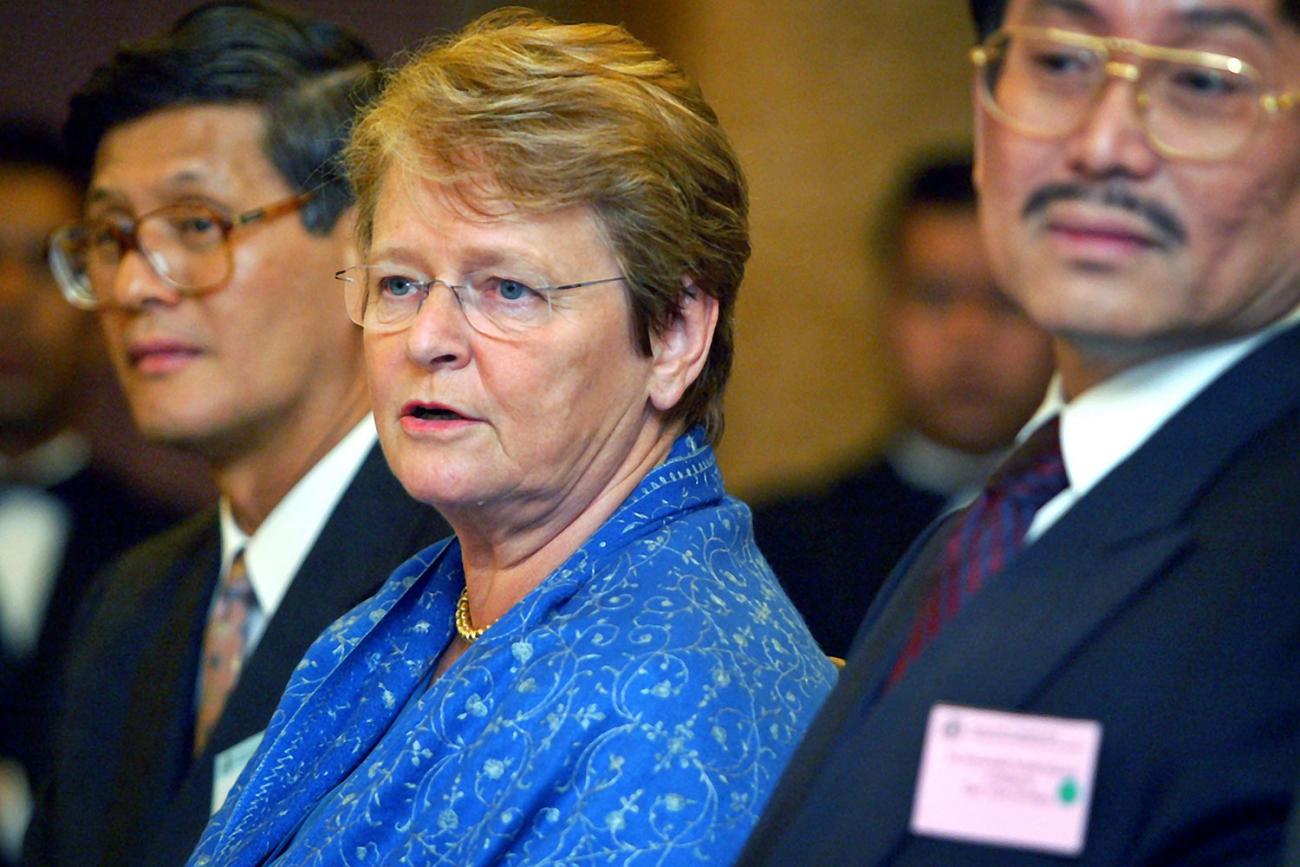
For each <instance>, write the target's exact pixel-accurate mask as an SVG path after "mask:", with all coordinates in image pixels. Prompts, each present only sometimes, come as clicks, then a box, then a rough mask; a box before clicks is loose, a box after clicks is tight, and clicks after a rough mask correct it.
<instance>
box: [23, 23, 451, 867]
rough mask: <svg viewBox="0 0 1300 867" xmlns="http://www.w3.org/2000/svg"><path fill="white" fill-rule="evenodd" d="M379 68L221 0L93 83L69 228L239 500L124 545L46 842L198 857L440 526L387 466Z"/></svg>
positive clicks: (225, 487) (79, 127)
mask: <svg viewBox="0 0 1300 867" xmlns="http://www.w3.org/2000/svg"><path fill="white" fill-rule="evenodd" d="M376 79H377V76H376V72H375V66H374V61H373V55H372V53H371V52H370V49H369V48H368V47H367V46H365V45H364V44H363V43H362V42H361V41H360V40H359V39H357V38H356V37H355V36H353V35H352V34H350V33H348V32H346V31H344V30H342V29H341V28H339V27H337V26H335V25H333V24H330V23H328V22H325V21H321V20H317V19H310V18H304V17H300V16H297V15H295V14H291V13H288V12H284V11H280V10H278V9H275V8H271V7H267V6H263V5H261V4H259V3H256V2H246V3H222V4H215V5H207V6H204V7H201V8H199V9H197V10H195V11H194V12H192V13H190V14H189V15H187V16H185V17H183V18H182V19H181V20H180V21H179V22H177V24H176V25H175V26H174V27H172V28H171V29H170V30H168V31H166V32H164V33H162V34H159V35H157V36H155V37H153V38H151V39H147V40H144V41H142V42H139V43H134V44H129V45H125V46H123V47H122V48H121V49H120V50H119V51H118V52H117V53H116V54H115V55H114V57H113V58H112V60H111V61H110V62H109V63H107V64H106V65H104V66H101V67H100V68H99V69H97V70H96V71H95V73H94V74H93V75H92V77H91V79H90V80H89V81H88V82H87V83H86V85H84V86H83V88H82V89H81V90H80V91H79V92H78V94H77V95H76V96H74V98H73V100H72V104H71V113H70V116H69V120H68V123H67V125H66V127H65V137H66V138H67V140H68V143H69V148H70V150H71V151H72V152H73V154H74V156H76V157H78V158H80V160H81V161H82V162H84V163H85V164H86V165H87V167H88V168H90V169H91V170H92V171H91V175H92V177H91V183H90V188H89V192H88V194H87V196H86V201H85V203H84V206H83V213H82V218H81V220H79V221H78V222H76V223H73V224H71V225H69V226H66V227H64V228H63V229H61V230H59V231H57V232H55V234H54V235H53V237H52V239H51V266H52V267H53V270H54V272H55V276H56V277H57V278H58V280H59V282H60V284H61V288H62V289H63V292H64V295H65V296H66V298H67V299H68V300H69V301H70V302H71V303H72V304H74V305H75V306H78V307H83V308H87V309H92V310H95V311H96V312H97V315H98V317H99V320H100V325H101V326H102V329H103V332H104V335H105V339H106V343H107V345H108V348H109V353H110V355H111V357H112V359H113V362H114V365H115V368H116V371H117V374H118V376H119V378H120V380H121V382H122V385H123V388H124V390H125V392H126V395H127V399H128V401H129V403H130V406H131V411H132V415H133V417H134V419H135V421H136V423H137V424H138V425H139V427H140V428H141V430H142V431H143V432H144V433H145V435H146V436H148V437H150V438H151V439H154V440H157V441H160V442H164V443H169V444H172V445H175V446H178V447H180V448H183V449H186V450H188V451H190V452H192V453H195V454H197V455H200V456H201V457H202V458H204V459H205V460H206V461H207V462H208V464H209V465H210V466H211V469H212V473H213V476H214V479H215V481H216V483H217V488H218V490H219V491H220V493H221V500H220V504H219V506H218V507H216V508H213V509H210V510H208V511H207V512H205V513H203V514H202V515H200V516H198V517H196V518H195V519H194V520H192V521H190V522H187V523H185V524H182V525H180V526H179V527H177V528H176V529H175V530H172V531H168V532H167V533H165V534H164V535H162V536H159V537H156V538H154V539H152V540H150V541H148V542H146V543H144V544H143V545H142V546H140V547H138V548H136V549H134V550H132V551H130V552H128V553H127V554H126V555H124V557H123V558H122V559H120V560H119V561H117V562H116V563H115V564H114V565H113V566H112V567H110V569H109V570H108V572H106V573H105V574H104V575H103V576H102V578H101V580H100V582H99V585H98V593H97V595H93V596H92V597H91V599H90V604H89V605H88V606H87V607H86V608H84V609H83V615H82V618H81V620H80V622H79V624H78V626H77V627H76V629H75V635H76V638H75V641H74V642H73V647H72V649H71V651H70V656H69V662H68V666H67V672H66V675H65V677H64V681H65V688H64V696H65V707H66V715H65V717H64V719H65V720H66V723H65V725H64V726H63V727H62V729H61V730H60V731H59V732H58V733H57V736H56V738H55V743H56V750H55V754H54V755H53V756H52V757H51V758H52V761H53V765H54V768H53V777H52V783H51V785H50V786H49V787H48V788H47V789H46V790H45V792H44V793H43V795H42V796H40V798H39V801H38V806H37V812H36V815H35V819H34V821H33V825H32V831H31V832H30V833H29V835H28V840H27V844H26V855H25V857H26V859H27V863H30V864H40V865H58V864H122V865H128V864H129V865H133V867H137V865H143V864H161V865H174V864H178V863H181V862H182V861H184V860H185V857H186V856H187V855H188V854H189V852H190V850H191V849H192V848H193V846H194V843H195V842H196V841H197V839H198V836H199V833H200V832H201V831H202V829H203V827H204V825H205V824H206V822H207V820H208V817H209V815H210V813H211V811H212V810H213V809H215V806H216V805H217V804H219V803H220V801H221V799H222V798H223V797H224V795H225V793H226V792H227V791H228V789H229V788H230V786H231V785H232V784H233V782H234V779H235V777H236V776H237V775H238V773H239V770H240V768H241V767H242V763H243V762H244V761H246V759H247V757H248V755H249V754H251V751H252V749H253V747H255V745H256V739H257V738H258V737H259V736H260V733H261V732H262V731H263V730H264V729H265V727H266V724H267V721H268V719H269V718H270V715H271V712H272V711H273V710H274V708H275V706H276V702H277V701H278V699H279V696H280V693H281V691H282V690H283V688H284V684H285V682H286V681H287V680H288V678H289V675H290V674H291V673H292V671H293V670H294V667H295V666H296V665H297V663H298V661H299V659H300V658H301V656H302V652H303V651H304V650H305V648H306V647H307V645H308V644H309V643H310V642H311V641H312V639H314V638H315V637H316V635H317V634H318V633H319V632H320V631H321V630H322V629H323V628H324V627H325V626H327V625H328V624H329V623H330V622H331V621H333V620H334V619H335V618H336V617H338V616H339V615H341V614H343V613H344V612H346V611H347V610H348V609H349V608H351V607H352V606H353V605H355V604H356V603H357V602H359V601H360V600H362V599H364V598H366V597H367V596H368V595H369V594H370V593H371V592H372V591H373V590H374V588H375V587H377V586H378V585H379V584H380V583H381V582H382V580H383V579H384V577H385V576H387V575H388V574H389V572H391V570H392V568H393V567H394V566H396V565H397V564H398V563H400V562H401V561H402V560H404V559H405V558H406V557H407V556H408V555H409V554H410V552H411V551H415V550H419V549H420V548H421V547H423V546H424V545H426V544H428V543H429V542H432V541H434V540H436V539H437V538H439V536H441V535H445V529H444V528H443V526H442V525H441V522H440V520H439V519H438V518H437V517H436V515H435V514H434V513H433V512H432V511H431V510H429V509H427V508H425V507H424V506H422V505H420V504H417V503H415V502H414V501H412V500H410V499H409V498H408V497H407V496H406V494H405V492H404V491H403V490H402V488H401V485H400V484H399V483H398V482H397V481H396V479H394V478H393V476H392V475H391V473H390V472H389V470H388V468H387V466H386V464H385V463H384V459H383V456H382V454H380V452H379V447H378V446H377V444H376V441H375V440H376V434H375V430H374V425H373V421H372V419H371V417H370V416H369V400H368V397H367V393H366V386H365V381H364V373H363V369H362V351H361V332H360V329H358V328H357V327H356V326H354V325H353V324H352V323H351V322H350V321H349V320H348V317H347V314H346V310H345V305H344V303H343V298H342V292H341V291H340V289H339V288H338V284H337V282H336V281H335V280H334V272H335V271H337V270H338V269H339V268H342V267H346V266H347V265H349V264H352V262H353V260H355V253H354V252H353V249H354V248H353V245H352V239H351V224H352V221H353V214H354V208H353V206H352V196H351V192H350V190H349V187H348V184H347V181H346V179H344V178H343V177H342V176H341V170H340V169H339V167H338V166H337V165H336V157H337V155H338V152H339V151H340V150H341V148H342V144H343V141H344V139H345V138H346V135H347V130H348V128H349V126H350V122H351V117H352V113H353V111H354V109H355V108H356V106H357V105H358V104H360V103H361V102H364V101H365V100H366V99H367V98H368V97H369V96H370V95H372V94H373V93H374V92H375V90H376V87H377V81H376Z"/></svg>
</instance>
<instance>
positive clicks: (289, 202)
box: [232, 190, 316, 227]
mask: <svg viewBox="0 0 1300 867" xmlns="http://www.w3.org/2000/svg"><path fill="white" fill-rule="evenodd" d="M314 198H316V192H315V191H314V190H308V191H307V192H305V193H300V194H298V195H296V196H294V197H293V198H292V199H285V200H284V201H282V202H276V203H275V204H273V205H266V206H265V207H261V208H254V209H253V210H251V211H245V212H244V213H242V214H240V215H239V216H238V217H236V218H235V220H234V222H233V224H232V227H233V226H244V225H247V224H249V223H256V222H257V221H258V220H270V219H272V218H274V217H278V216H280V215H281V214H287V213H289V212H290V211H296V210H298V209H299V208H301V207H302V206H303V205H305V204H307V203H308V202H310V201H311V200H312V199H314Z"/></svg>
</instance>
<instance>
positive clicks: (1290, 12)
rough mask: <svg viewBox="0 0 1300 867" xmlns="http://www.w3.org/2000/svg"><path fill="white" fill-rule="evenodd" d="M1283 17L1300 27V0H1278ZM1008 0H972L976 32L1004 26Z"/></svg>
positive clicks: (985, 31) (981, 34)
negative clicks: (1003, 20) (1003, 18)
mask: <svg viewBox="0 0 1300 867" xmlns="http://www.w3.org/2000/svg"><path fill="white" fill-rule="evenodd" d="M1278 2H1279V10H1280V11H1281V13H1282V17H1283V18H1285V19H1287V20H1288V21H1290V22H1291V23H1292V24H1293V25H1294V26H1296V27H1300V0H1278ZM1006 7H1007V0H970V11H971V16H972V17H973V18H974V19H975V32H976V33H978V34H979V38H980V39H984V38H986V37H987V36H988V35H989V34H991V33H992V32H993V31H994V30H997V29H998V28H999V27H1001V26H1002V16H1003V15H1004V14H1006Z"/></svg>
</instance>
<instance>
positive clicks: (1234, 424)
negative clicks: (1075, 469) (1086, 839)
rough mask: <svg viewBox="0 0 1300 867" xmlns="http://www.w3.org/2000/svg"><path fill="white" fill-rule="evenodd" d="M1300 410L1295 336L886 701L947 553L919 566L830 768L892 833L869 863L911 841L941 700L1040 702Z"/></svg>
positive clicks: (998, 590) (985, 592)
mask: <svg viewBox="0 0 1300 867" xmlns="http://www.w3.org/2000/svg"><path fill="white" fill-rule="evenodd" d="M1297 402H1300V329H1291V330H1290V331H1289V332H1286V333H1284V334H1283V335H1281V336H1280V337H1278V338H1275V339H1274V340H1272V341H1271V342H1270V343H1269V344H1266V345H1265V346H1264V347H1262V348H1260V349H1257V350H1256V351H1255V352H1254V353H1252V354H1251V355H1250V356H1248V357H1247V358H1246V359H1245V360H1243V361H1242V362H1240V363H1238V364H1237V365H1236V366H1235V367H1234V368H1232V369H1231V370H1229V371H1228V372H1227V373H1226V374H1224V375H1223V376H1222V377H1220V378H1219V380H1217V381H1216V382H1215V383H1213V384H1212V385H1211V386H1210V387H1209V388H1208V389H1207V390H1206V391H1205V392H1204V393H1203V394H1202V395H1201V396H1199V397H1198V398H1196V399H1194V400H1193V401H1192V403H1191V404H1189V405H1188V406H1187V407H1185V408H1184V409H1183V410H1182V411H1180V412H1179V413H1178V414H1177V415H1176V416H1175V418H1174V419H1173V420H1171V422H1170V423H1169V424H1166V425H1165V426H1164V427H1162V428H1161V429H1160V430H1159V431H1157V432H1156V433H1155V434H1154V435H1153V436H1152V438H1151V440H1150V441H1149V442H1148V443H1147V444H1145V445H1144V446H1142V447H1141V448H1140V449H1139V450H1138V451H1137V452H1136V453H1135V454H1134V455H1133V456H1132V457H1130V458H1129V459H1128V460H1126V461H1125V462H1124V463H1122V464H1121V465H1120V466H1118V467H1117V468H1116V469H1115V470H1113V471H1112V472H1111V473H1110V474H1109V475H1108V476H1107V477H1106V478H1105V479H1103V480H1102V481H1101V482H1100V483H1099V484H1098V485H1097V486H1096V487H1095V488H1094V489H1093V490H1092V491H1090V492H1089V493H1088V494H1087V495H1086V496H1085V497H1084V498H1082V499H1081V500H1080V501H1079V502H1078V503H1076V504H1075V506H1074V507H1073V508H1072V509H1071V510H1070V512H1069V513H1067V514H1066V515H1065V516H1064V517H1063V518H1062V519H1061V520H1060V521H1059V522H1058V523H1057V524H1056V525H1054V526H1053V527H1051V528H1050V529H1049V530H1048V531H1047V532H1046V533H1045V534H1044V535H1043V536H1042V538H1041V539H1039V540H1038V541H1037V542H1036V543H1035V544H1033V545H1031V546H1030V547H1029V548H1027V549H1026V550H1025V551H1024V552H1022V553H1021V554H1020V555H1019V556H1018V557H1017V559H1016V560H1015V561H1014V562H1013V563H1012V564H1011V565H1010V566H1009V567H1008V569H1007V571H1006V572H1005V573H1003V574H1002V575H1000V576H998V577H997V579H996V580H994V581H992V582H990V583H989V585H988V586H986V587H985V588H984V589H982V590H981V591H980V593H979V594H978V595H977V596H976V597H975V598H974V599H972V600H971V601H970V602H969V603H968V604H967V606H966V608H965V609H964V610H963V611H962V613H961V616H960V617H958V618H957V619H956V620H954V621H953V622H952V623H951V624H949V625H947V626H946V627H945V628H944V630H943V632H942V633H940V635H939V636H938V637H937V638H936V639H935V640H934V642H933V644H932V645H931V646H930V647H929V648H928V649H927V650H926V652H925V653H924V654H923V655H922V656H921V657H920V658H919V659H917V660H916V661H915V662H914V663H912V664H911V665H910V666H909V667H908V670H907V673H906V675H905V677H904V678H903V680H902V681H900V683H899V684H898V685H896V686H895V687H894V688H892V689H890V690H888V691H886V692H884V693H883V694H881V691H880V686H881V684H882V683H883V679H884V677H885V676H886V675H887V671H888V667H889V664H890V663H892V658H893V657H892V655H890V654H889V653H888V652H887V651H888V650H889V649H891V648H892V649H896V648H897V646H898V642H899V641H901V640H902V637H904V636H905V634H906V630H907V629H910V626H911V618H910V616H908V614H907V611H908V609H909V608H910V610H911V611H915V610H916V608H915V605H916V604H917V602H918V601H919V600H920V599H921V598H923V597H924V593H923V592H921V591H920V590H919V589H918V588H926V587H928V584H929V583H930V582H929V578H930V576H929V574H928V573H929V572H930V571H932V570H931V568H930V566H931V563H932V560H933V550H934V545H933V544H932V545H930V546H920V550H919V551H918V552H914V554H913V556H911V557H909V563H910V574H908V575H907V576H903V577H902V578H901V579H899V580H900V583H898V585H897V589H896V591H895V592H896V593H898V594H899V600H898V604H894V600H892V599H891V600H889V601H887V602H885V603H882V605H881V606H880V611H879V612H874V611H873V614H876V615H877V616H875V617H873V616H872V615H869V616H868V622H867V623H865V624H864V632H863V633H862V634H861V635H860V636H859V640H858V645H859V646H858V647H856V648H855V652H854V656H855V657H856V656H858V655H859V653H861V654H862V655H863V656H864V660H865V659H867V658H870V659H871V660H872V663H873V664H872V668H871V670H870V672H869V674H867V675H866V676H864V677H862V678H861V684H860V685H859V686H858V687H857V689H858V693H859V697H860V703H859V704H858V708H857V711H858V713H859V714H861V716H860V719H859V724H858V725H857V726H856V727H854V726H853V725H852V723H850V724H849V726H850V728H851V729H854V731H853V736H852V737H851V738H841V739H840V741H839V743H838V744H837V748H836V749H834V750H831V751H829V754H828V755H827V757H826V759H825V760H824V761H823V762H821V766H822V771H823V774H822V779H821V780H820V783H819V787H820V789H821V790H822V791H853V792H854V799H855V800H857V801H858V802H860V803H864V804H870V805H872V807H871V809H872V811H873V816H872V821H873V823H875V822H878V824H877V827H879V828H881V829H882V833H879V834H874V835H866V836H865V838H864V840H863V846H862V848H861V850H858V851H857V852H856V854H857V855H860V856H861V861H860V862H859V863H864V864H870V863H878V862H883V861H885V860H886V859H887V858H888V857H889V855H890V853H891V852H892V851H894V850H895V849H896V848H897V847H898V846H899V845H900V844H901V843H902V841H903V839H904V835H905V833H906V829H907V826H908V822H909V817H910V811H911V798H912V794H913V791H914V785H913V781H914V780H915V778H916V773H917V769H918V767H919V761H920V754H921V747H922V742H923V739H924V731H925V725H926V721H927V718H928V715H929V713H930V709H931V708H932V707H933V706H934V704H936V703H940V702H946V703H953V704H963V705H971V706H976V707H990V708H997V709H1004V710H1017V709H1022V708H1025V707H1027V706H1030V705H1031V704H1032V702H1033V700H1034V698H1035V697H1036V696H1037V694H1038V693H1040V692H1041V691H1042V690H1043V688H1044V687H1045V686H1046V685H1047V684H1048V683H1049V682H1050V680H1051V678H1052V677H1053V675H1054V674H1055V673H1057V672H1059V671H1060V670H1061V669H1062V668H1063V667H1065V666H1066V665H1068V664H1069V662H1070V661H1071V660H1072V659H1073V658H1074V657H1075V656H1076V655H1077V653H1078V652H1079V649H1080V648H1081V647H1083V646H1085V645H1086V644H1087V642H1088V641H1089V640H1090V638H1091V637H1092V636H1094V635H1096V634H1097V633H1098V632H1099V631H1101V630H1104V628H1105V625H1106V623H1107V621H1109V620H1110V619H1111V617H1112V616H1113V615H1114V614H1115V613H1116V612H1117V611H1119V610H1121V609H1122V608H1123V607H1124V606H1126V605H1127V604H1129V603H1130V602H1131V600H1133V599H1134V598H1135V597H1136V596H1138V595H1139V594H1141V593H1143V592H1144V591H1145V590H1147V589H1148V588H1149V587H1150V586H1151V585H1153V584H1154V583H1155V582H1157V581H1158V580H1159V579H1160V578H1161V577H1162V576H1163V575H1164V574H1165V573H1166V571H1167V566H1168V564H1169V563H1170V562H1171V561H1172V560H1173V559H1174V558H1175V557H1177V556H1179V554H1180V553H1181V552H1183V551H1184V549H1185V548H1186V547H1187V546H1188V544H1189V539H1190V529H1189V527H1188V526H1187V525H1186V522H1185V519H1186V516H1187V514H1188V512H1189V511H1190V509H1191V508H1192V506H1193V505H1194V503H1195V502H1196V501H1197V499H1198V494H1199V493H1200V492H1201V491H1202V490H1204V489H1205V488H1206V487H1207V486H1208V485H1209V484H1211V483H1212V482H1213V480H1214V479H1215V478H1217V477H1218V475H1219V474H1220V473H1221V471H1222V468H1223V466H1224V465H1225V463H1227V462H1228V461H1229V460H1230V459H1231V457H1232V456H1233V455H1234V454H1235V453H1236V452H1238V451H1239V450H1241V449H1242V448H1243V447H1244V446H1245V445H1246V444H1247V443H1248V442H1249V440H1250V439H1251V438H1252V437H1253V436H1254V435H1255V433H1256V431H1258V430H1260V429H1261V428H1262V427H1264V426H1266V425H1268V424H1270V423H1272V422H1273V421H1274V420H1276V419H1277V418H1278V417H1279V416H1280V415H1281V414H1283V413H1286V412H1294V411H1295V407H1296V405H1297ZM927 548H928V553H927ZM896 578H898V576H896ZM1011 625H1014V632H1012V631H1010V630H1009V627H1010V626H1011ZM867 654H874V656H871V657H868V656H867ZM973 673H979V676H973ZM1103 737H1104V736H1103ZM885 744H888V745H889V746H888V747H887V748H885V747H881V746H878V745H885ZM904 781H907V783H906V784H905V783H904Z"/></svg>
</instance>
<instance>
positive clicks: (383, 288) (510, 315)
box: [334, 265, 624, 338]
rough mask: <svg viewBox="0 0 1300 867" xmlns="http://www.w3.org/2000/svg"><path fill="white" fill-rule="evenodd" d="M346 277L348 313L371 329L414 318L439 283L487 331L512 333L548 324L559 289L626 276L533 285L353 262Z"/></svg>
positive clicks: (390, 328)
mask: <svg viewBox="0 0 1300 867" xmlns="http://www.w3.org/2000/svg"><path fill="white" fill-rule="evenodd" d="M334 277H335V279H337V280H341V281H343V283H344V295H345V298H346V302H347V308H348V316H349V317H351V319H352V321H353V322H355V323H356V324H358V325H360V326H361V327H362V328H365V329H366V330H367V331H370V332H373V333H378V334H389V333H392V332H395V331H401V330H402V329H404V328H406V327H407V326H409V325H410V324H411V322H413V321H414V320H415V316H416V314H417V313H419V312H420V308H421V307H423V306H424V302H425V299H427V298H428V297H429V293H430V292H432V291H433V288H434V287H435V286H444V287H446V288H447V289H448V290H450V291H451V294H452V295H453V296H454V297H455V298H456V302H457V304H459V305H460V309H461V311H462V312H463V313H464V314H465V321H467V322H468V323H469V325H470V327H471V328H473V329H474V330H475V331H477V332H479V333H480V334H485V335H487V336H489V337H498V338H509V337H512V336H515V335H518V334H520V333H522V332H525V331H530V330H532V329H534V328H538V327H540V326H542V325H545V324H546V323H547V322H549V321H550V319H551V314H552V313H553V311H554V302H553V297H554V296H555V294H556V293H558V292H563V291H566V290H569V289H581V288H582V287H584V286H596V285H599V284H601V283H614V282H617V281H619V280H623V279H624V278H623V277H622V276H618V277H602V278H601V279H599V280H583V281H581V282H578V283H564V284H560V285H557V286H536V287H534V286H529V285H528V284H526V283H523V282H521V281H519V280H512V279H508V278H504V277H499V276H496V275H494V274H491V273H487V274H471V275H469V276H466V277H465V278H464V279H463V281H462V282H461V283H448V282H447V281H446V280H440V279H438V278H436V277H435V278H433V279H425V278H423V277H417V276H414V275H412V274H411V273H409V270H407V271H406V272H405V273H404V272H403V270H402V269H401V268H397V267H393V266H388V265H354V266H352V267H351V268H345V269H343V270H342V271H339V272H338V273H337V274H335V275H334Z"/></svg>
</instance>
